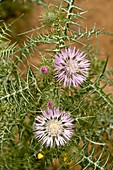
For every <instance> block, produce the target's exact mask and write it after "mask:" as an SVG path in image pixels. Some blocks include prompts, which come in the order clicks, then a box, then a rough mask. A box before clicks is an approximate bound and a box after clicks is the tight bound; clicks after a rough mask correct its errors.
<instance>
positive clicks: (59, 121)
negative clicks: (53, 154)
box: [33, 107, 74, 147]
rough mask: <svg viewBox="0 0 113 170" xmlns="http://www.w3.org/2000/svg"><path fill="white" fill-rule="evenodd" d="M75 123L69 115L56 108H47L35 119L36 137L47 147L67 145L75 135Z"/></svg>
mask: <svg viewBox="0 0 113 170" xmlns="http://www.w3.org/2000/svg"><path fill="white" fill-rule="evenodd" d="M73 121H74V120H73V119H72V118H71V115H70V114H69V113H66V112H65V111H60V110H59V108H55V107H54V108H53V109H51V108H47V110H46V111H43V112H42V115H40V116H36V118H35V122H34V125H33V130H34V134H35V137H36V138H37V139H38V140H39V141H41V142H42V145H44V144H45V145H46V146H47V147H55V146H60V145H65V144H66V143H67V142H68V141H69V140H70V139H71V137H72V135H73V123H72V122H73Z"/></svg>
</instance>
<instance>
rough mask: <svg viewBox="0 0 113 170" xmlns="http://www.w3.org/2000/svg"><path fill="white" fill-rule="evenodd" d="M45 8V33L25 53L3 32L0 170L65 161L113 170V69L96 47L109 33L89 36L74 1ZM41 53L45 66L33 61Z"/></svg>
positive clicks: (67, 165)
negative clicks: (111, 88)
mask: <svg viewBox="0 0 113 170" xmlns="http://www.w3.org/2000/svg"><path fill="white" fill-rule="evenodd" d="M42 6H43V14H42V15H41V27H37V28H36V30H31V31H35V34H34V33H32V35H31V36H29V37H28V38H27V39H26V40H25V41H24V42H23V45H21V47H20V45H19V44H17V43H16V42H15V43H11V42H10V39H9V36H10V32H11V29H10V25H6V24H5V23H4V25H3V27H2V26H1V32H0V57H1V58H0V152H1V154H0V169H1V170H21V169H22V170H37V169H38V170H42V169H47V167H49V166H51V163H52V161H53V160H54V159H58V161H59V167H58V169H61V170H64V169H66V170H68V169H72V168H73V169H74V168H76V167H78V169H81V170H86V169H93V170H98V169H101V170H107V169H109V170H112V169H113V137H112V136H113V96H112V93H111V94H107V92H106V91H105V87H106V86H107V87H109V86H113V78H112V76H113V70H107V68H106V66H107V61H108V58H107V59H106V60H105V61H100V60H99V59H98V53H97V47H96V46H95V45H94V44H91V43H90V38H91V37H92V35H93V36H95V38H96V37H97V36H98V35H99V34H110V33H106V32H104V31H103V30H97V29H96V26H95V25H94V28H93V29H91V30H87V29H86V28H85V26H84V25H82V24H81V23H83V22H81V20H82V21H83V20H84V13H85V12H87V11H85V10H84V9H81V8H80V7H78V6H76V1H74V0H61V1H58V2H57V3H56V4H51V5H49V6H48V5H47V4H45V3H43V4H42ZM24 34H27V32H26V33H24ZM110 35H111V36H112V34H110ZM39 45H41V48H40V46H39ZM42 49H43V50H42ZM34 51H37V58H38V59H39V62H40V63H38V64H37V63H35V64H32V63H29V62H28V61H29V57H32V56H33V53H34ZM26 63H27V64H26ZM20 65H21V66H23V68H25V67H26V68H27V72H26V74H25V76H23V75H22V71H21V70H20ZM21 68H22V67H21Z"/></svg>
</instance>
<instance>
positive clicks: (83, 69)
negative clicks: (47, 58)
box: [54, 47, 90, 87]
mask: <svg viewBox="0 0 113 170" xmlns="http://www.w3.org/2000/svg"><path fill="white" fill-rule="evenodd" d="M54 67H55V78H56V79H57V81H58V82H63V85H64V87H65V86H69V87H70V86H74V87H76V86H78V85H79V84H81V83H82V82H84V81H85V80H86V77H87V76H88V70H89V67H90V62H89V60H88V59H87V57H86V54H84V53H83V52H80V51H79V50H76V49H75V47H74V48H71V47H69V48H67V49H65V50H62V51H61V52H60V53H58V54H57V55H56V56H55V61H54Z"/></svg>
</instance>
